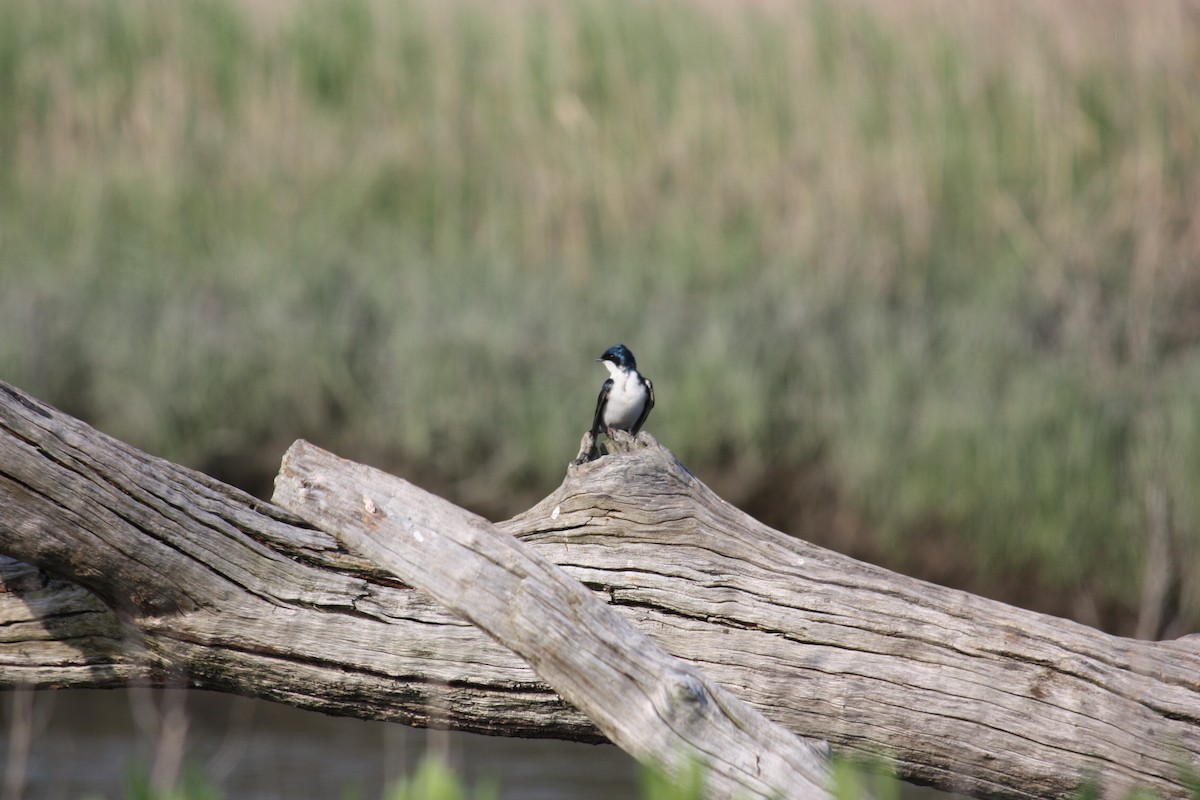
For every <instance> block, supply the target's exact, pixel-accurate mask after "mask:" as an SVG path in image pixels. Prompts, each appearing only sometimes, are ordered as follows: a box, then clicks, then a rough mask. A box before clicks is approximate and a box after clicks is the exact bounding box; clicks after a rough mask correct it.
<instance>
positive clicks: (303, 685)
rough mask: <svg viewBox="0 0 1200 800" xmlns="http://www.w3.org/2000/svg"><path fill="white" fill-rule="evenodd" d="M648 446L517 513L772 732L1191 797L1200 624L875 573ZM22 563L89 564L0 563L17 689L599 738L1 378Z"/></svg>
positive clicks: (530, 541)
mask: <svg viewBox="0 0 1200 800" xmlns="http://www.w3.org/2000/svg"><path fill="white" fill-rule="evenodd" d="M642 444H644V445H645V446H636V447H634V448H633V449H631V450H630V451H629V452H624V453H620V452H619V453H615V454H613V455H610V456H606V457H604V458H601V459H599V460H597V461H593V462H588V463H584V464H581V465H578V466H574V467H571V468H570V469H569V470H568V474H567V476H566V479H565V480H564V482H563V485H562V486H561V487H560V488H559V489H558V490H557V491H556V492H555V493H554V494H552V495H551V496H550V497H548V498H546V500H544V501H543V502H542V503H539V504H538V505H537V506H535V507H534V508H533V509H530V510H529V511H528V512H526V513H524V514H522V515H519V516H518V517H515V518H514V519H512V520H509V521H507V522H504V523H500V524H499V525H498V527H500V528H502V529H504V530H506V531H508V532H509V533H512V534H514V535H516V536H517V537H518V538H519V539H521V541H522V542H523V543H525V544H526V545H528V546H529V548H530V549H532V550H533V551H535V552H536V553H538V554H540V555H541V556H543V557H545V558H548V559H549V560H550V561H553V562H554V563H556V564H558V565H559V566H560V567H562V569H563V570H565V571H566V572H567V573H568V574H570V575H572V576H573V577H574V578H576V579H577V580H579V581H581V582H582V583H583V584H584V585H585V586H588V587H589V588H590V589H592V591H593V592H594V593H595V594H597V595H598V596H600V597H602V598H604V599H605V600H606V601H607V602H608V603H609V604H610V605H612V606H613V607H614V608H615V609H616V610H617V611H618V612H619V613H620V614H622V615H623V616H624V617H625V618H626V619H628V620H629V621H631V622H632V623H633V624H634V626H635V627H637V628H638V629H640V630H642V631H644V632H645V633H647V634H649V636H650V637H651V638H652V639H654V640H655V641H656V642H658V643H659V644H660V645H661V646H662V647H663V648H664V649H665V650H666V651H667V652H669V653H671V654H673V655H675V656H678V657H680V658H684V659H686V660H688V661H690V662H691V663H692V664H694V665H696V666H698V667H699V668H700V669H701V670H702V671H703V672H704V674H705V675H707V676H708V677H710V678H712V679H713V680H714V681H715V682H716V683H717V684H719V685H721V686H723V687H725V688H726V689H728V690H730V691H731V692H732V693H733V694H735V695H737V696H738V697H740V698H741V699H742V700H744V701H746V702H747V703H749V704H750V705H751V706H753V707H755V708H757V709H759V710H760V711H761V712H762V713H763V714H764V715H765V716H767V717H768V718H770V719H772V720H773V721H775V722H776V723H779V724H781V725H783V726H784V727H785V728H787V729H788V730H790V731H792V732H794V733H796V734H799V735H801V736H806V737H811V738H824V739H828V740H829V741H831V742H832V743H833V744H834V745H835V747H839V748H846V749H852V750H858V751H865V752H869V753H876V754H885V755H887V756H888V757H890V758H892V759H894V763H895V765H896V767H897V769H898V772H899V773H900V774H901V776H903V777H906V778H908V779H912V780H917V781H919V782H923V783H928V784H931V785H934V786H938V787H940V788H945V789H952V790H957V791H963V792H969V793H972V794H976V795H979V796H985V797H1068V796H1070V795H1071V794H1072V793H1073V792H1075V791H1076V790H1077V789H1078V787H1079V786H1080V785H1081V783H1083V782H1085V781H1091V780H1094V781H1097V782H1098V785H1099V787H1100V789H1101V790H1102V793H1103V796H1105V797H1124V796H1126V795H1127V793H1128V792H1129V790H1130V789H1131V788H1133V787H1145V788H1150V789H1153V790H1155V791H1157V792H1159V793H1160V794H1161V795H1163V796H1165V797H1186V796H1188V785H1187V776H1186V774H1185V773H1186V770H1188V769H1190V770H1192V772H1193V774H1194V773H1195V772H1197V771H1200V642H1198V641H1197V637H1185V638H1183V639H1180V640H1177V641H1174V642H1159V643H1155V642H1142V641H1134V640H1129V639H1121V638H1118V637H1112V636H1108V635H1106V634H1104V633H1102V632H1099V631H1095V630H1092V629H1089V628H1086V627H1084V626H1081V625H1077V624H1075V623H1071V622H1069V621H1065V620H1061V619H1056V618H1052V617H1048V616H1045V615H1041V614H1035V613H1032V612H1028V611H1023V610H1021V609H1017V608H1013V607H1010V606H1006V605H1003V604H1001V603H995V602H992V601H988V600H985V599H983V598H979V597H974V596H972V595H969V594H966V593H963V592H958V591H953V590H950V589H945V588H943V587H938V586H934V585H931V584H927V583H924V582H921V581H917V580H915V579H911V578H907V577H905V576H902V575H897V574H895V573H891V572H888V571H886V570H882V569H879V568H876V567H872V566H870V565H866V564H862V563H859V562H856V561H854V560H852V559H849V558H846V557H844V556H840V555H838V554H836V553H832V552H830V551H827V550H823V549H821V548H817V547H814V546H812V545H809V544H807V543H805V542H803V541H802V540H800V539H796V538H793V537H790V536H787V535H785V534H781V533H779V532H777V531H773V530H771V529H770V528H768V527H766V526H764V525H761V524H760V523H758V522H756V521H754V520H753V519H750V518H749V517H747V516H745V515H744V514H741V512H739V511H737V509H735V508H733V507H731V506H729V505H728V504H725V503H724V502H723V501H721V500H720V498H718V497H716V496H715V495H714V494H712V492H711V491H709V490H708V489H707V487H705V486H704V485H703V484H702V483H701V482H700V481H698V480H697V479H695V477H694V476H692V475H691V474H690V473H688V472H687V470H686V469H684V468H683V467H682V466H681V465H679V463H678V462H677V461H676V460H675V458H674V457H673V456H672V455H671V454H670V453H669V451H667V450H666V449H665V448H662V447H661V446H659V445H657V443H654V442H653V440H651V439H649V438H646V439H644V440H643V442H642ZM0 553H4V554H6V555H9V556H11V557H13V558H15V559H18V560H20V561H22V562H26V563H27V564H32V565H35V566H37V567H38V568H39V569H40V570H44V571H45V572H48V573H50V574H51V575H54V576H59V577H61V578H63V579H67V580H69V581H71V583H65V582H63V581H61V580H58V579H57V578H44V577H39V576H38V575H37V574H34V573H31V572H30V571H29V568H28V567H24V566H20V565H14V564H13V562H7V563H4V562H0V576H2V577H0V580H3V581H4V583H5V586H6V587H7V591H6V592H0V622H3V623H5V624H0V686H5V687H13V686H17V685H34V686H89V685H92V686H95V685H105V686H111V685H114V684H119V683H121V682H122V681H126V680H145V681H151V682H155V681H161V680H163V679H164V677H165V676H179V675H183V676H186V677H187V679H188V680H189V681H190V682H191V683H192V684H194V685H197V686H203V687H207V688H214V689H220V690H224V691H233V692H238V693H242V694H247V695H252V696H259V697H266V698H269V699H274V700H279V701H282V702H288V703H291V704H293V705H297V706H300V707H305V708H315V709H319V710H323V711H328V712H331V713H341V714H347V715H352V716H360V717H371V718H379V719H391V720H396V721H400V722H404V723H406V724H413V725H433V726H443V727H452V728H460V729H464V730H472V731H476V732H484V733H496V734H505V735H517V736H553V737H559V738H569V739H579V740H586V741H597V740H601V739H602V736H601V734H600V733H599V732H598V731H597V729H596V728H595V727H594V726H593V725H592V724H591V723H590V722H589V721H588V719H587V718H586V717H585V716H584V715H582V714H580V713H579V712H578V711H577V710H575V709H573V708H572V707H570V706H569V705H567V704H566V703H564V702H563V701H562V700H561V699H560V698H559V697H558V696H557V695H556V694H555V693H554V692H553V691H552V690H551V689H550V688H549V687H548V686H547V685H546V684H545V683H544V682H542V681H540V680H539V679H538V678H537V677H536V676H535V674H534V673H533V672H532V671H531V670H530V669H529V667H527V666H526V665H525V664H524V662H523V661H522V659H520V658H519V657H518V656H516V655H515V654H514V653H512V652H511V651H509V650H507V649H506V648H504V647H501V646H500V645H498V644H496V643H495V642H494V641H492V640H491V639H490V638H488V637H487V636H486V635H485V634H483V633H481V632H480V631H479V630H478V629H476V628H475V627H473V626H472V625H470V624H468V623H466V622H464V621H463V620H462V619H460V618H459V617H457V616H455V615H453V614H452V613H450V612H449V611H448V610H446V609H444V608H442V607H441V606H440V605H439V604H437V603H436V602H434V601H433V600H432V599H430V598H429V597H428V596H427V595H425V594H424V593H422V592H420V591H418V590H416V589H413V588H410V587H407V586H405V585H402V583H400V582H398V581H397V579H396V578H395V576H393V575H390V574H389V573H388V572H387V571H385V570H382V569H380V568H379V566H378V565H376V564H373V563H371V562H370V561H369V560H368V559H366V558H364V557H363V555H362V554H361V553H358V552H356V551H354V550H353V549H348V548H347V547H345V546H344V544H343V543H341V542H339V541H338V539H337V537H335V536H333V535H331V534H328V533H325V532H323V531H320V530H317V529H314V528H313V527H312V526H311V525H308V524H306V523H304V522H303V521H301V520H300V519H298V518H297V517H296V516H295V515H293V514H291V513H289V512H287V511H284V510H283V509H281V508H279V507H277V506H274V505H272V504H270V503H264V502H262V501H259V500H256V499H254V498H252V497H249V496H247V495H245V494H243V493H241V492H238V491H237V490H235V489H232V488H231V487H228V486H224V485H223V484H220V483H219V482H217V481H214V480H213V479H211V478H208V477H207V476H204V475H201V474H198V473H195V472H192V471H190V470H187V469H184V468H182V467H179V466H177V465H174V464H170V463H169V462H165V461H163V460H161V459H157V458H154V457H152V456H148V455H146V454H145V453H141V452H140V451H137V450H136V449H134V448H132V447H129V446H128V445H125V444H123V443H121V442H118V441H116V440H113V439H111V438H110V437H107V436H105V435H103V434H101V433H98V432H97V431H95V430H93V429H91V428H89V427H88V426H86V425H84V424H83V423H81V422H79V421H78V420H74V419H72V418H70V417H69V416H67V415H64V414H61V413H60V412H57V411H55V410H54V409H52V408H50V407H48V406H45V405H44V404H42V403H40V402H38V401H37V400H35V399H33V398H31V397H29V396H28V395H25V394H23V393H21V392H20V391H19V390H17V389H15V388H12V387H9V386H7V385H4V384H0ZM14 574H15V576H16V577H15V578H13V577H10V576H13V575H14ZM77 587H82V588H84V589H86V590H87V593H86V594H85V593H81V592H79V590H78V588H77ZM96 600H99V601H100V602H101V603H102V607H101V606H100V605H97V603H96ZM73 604H75V605H73ZM66 620H70V621H71V623H70V625H69V626H67V625H65V622H66ZM39 626H40V627H39Z"/></svg>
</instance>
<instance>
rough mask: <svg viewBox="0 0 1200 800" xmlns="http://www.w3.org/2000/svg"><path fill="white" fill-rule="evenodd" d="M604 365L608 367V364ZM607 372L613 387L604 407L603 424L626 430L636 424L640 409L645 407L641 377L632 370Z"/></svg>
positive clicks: (644, 393)
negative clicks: (609, 374) (610, 375)
mask: <svg viewBox="0 0 1200 800" xmlns="http://www.w3.org/2000/svg"><path fill="white" fill-rule="evenodd" d="M605 365H606V366H609V364H608V362H605ZM609 372H611V373H612V379H613V385H612V389H610V390H609V392H608V403H607V405H605V407H604V424H605V425H607V426H609V427H610V428H621V429H625V430H628V429H629V428H632V427H633V424H634V423H635V422H637V418H638V417H639V416H641V413H642V407H643V406H645V405H646V387H645V385H643V383H642V380H641V376H639V375H638V374H637V372H635V371H633V370H630V371H629V372H622V371H621V370H619V369H612V368H610V369H609Z"/></svg>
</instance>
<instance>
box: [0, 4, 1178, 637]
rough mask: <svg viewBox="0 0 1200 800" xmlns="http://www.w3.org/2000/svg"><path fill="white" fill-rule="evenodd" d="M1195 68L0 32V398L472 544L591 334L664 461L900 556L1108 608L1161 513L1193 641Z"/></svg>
mask: <svg viewBox="0 0 1200 800" xmlns="http://www.w3.org/2000/svg"><path fill="white" fill-rule="evenodd" d="M1198 55H1200V33H1198V32H1197V30H1196V27H1195V25H1194V24H1193V23H1192V22H1191V21H1190V18H1188V17H1187V16H1186V15H1185V14H1184V11H1183V9H1182V6H1178V5H1175V4H1171V3H1168V4H1162V5H1157V6H1155V8H1154V9H1153V10H1151V11H1146V10H1144V9H1139V10H1138V11H1137V13H1134V11H1133V7H1132V6H1128V7H1127V6H1123V5H1120V4H1118V5H1111V6H1105V7H1104V8H1099V9H1093V10H1092V12H1091V13H1089V14H1087V15H1076V14H1070V13H1068V12H1066V11H1064V10H1059V9H1057V8H1054V7H1042V6H1036V5H1028V6H1020V7H1010V5H1009V4H1000V3H997V4H987V5H980V4H976V5H972V6H969V7H964V8H962V9H956V10H955V11H954V12H953V13H946V9H945V8H944V7H942V6H940V5H937V4H932V3H929V4H926V3H918V4H916V5H914V6H911V7H908V8H906V9H905V11H904V12H903V13H900V12H899V11H897V10H895V9H893V8H892V7H891V6H890V5H889V4H886V3H882V2H871V1H870V0H867V1H866V2H862V3H855V4H850V5H843V4H837V3H830V2H814V3H805V4H773V3H763V4H751V5H749V6H748V7H740V8H738V9H736V10H735V9H732V8H726V7H725V6H724V5H723V4H716V3H705V2H696V3H686V2H682V1H681V0H680V1H673V0H654V1H652V2H634V1H633V0H618V2H615V3H608V4H595V3H588V2H583V0H578V2H566V3H562V4H553V5H547V4H541V3H521V4H517V5H516V6H514V7H513V8H511V9H508V11H507V12H506V13H504V14H497V13H494V12H493V11H491V10H490V7H489V6H488V5H487V4H485V3H482V2H472V1H471V0H459V2H453V3H449V4H445V5H438V4H422V3H416V2H398V3H385V2H382V0H346V2H337V3H334V2H317V1H315V0H314V1H313V2H288V3H281V4H273V3H266V2H260V1H257V0H256V1H251V0H247V2H233V1H232V0H183V1H182V2H179V3H173V4H167V5H162V4H156V3H152V2H148V1H147V0H115V1H114V2H109V3H94V2H84V1H83V0H48V1H47V2H43V3H5V4H0V289H2V290H0V377H3V378H4V379H6V380H9V381H12V382H14V383H16V384H18V385H20V386H22V387H24V388H26V389H28V390H30V391H32V392H34V393H35V394H37V395H39V396H41V397H42V398H44V399H46V400H48V401H51V402H54V403H56V404H58V405H61V406H63V407H64V408H66V409H67V410H69V411H72V412H74V413H77V414H79V415H82V416H83V417H85V418H86V419H88V420H89V421H91V422H93V423H94V424H96V425H98V426H99V427H100V428H102V429H103V430H105V431H107V432H109V433H112V434H113V435H115V436H118V437H121V438H123V439H126V440H129V441H131V442H133V443H135V444H138V445H139V446H142V447H144V448H147V449H149V450H151V451H153V452H156V453H159V454H162V455H164V456H167V457H169V458H172V459H175V460H178V461H183V462H185V463H189V464H192V465H195V466H197V467H199V468H202V469H206V470H209V471H213V472H216V473H218V474H220V475H222V476H223V477H228V478H235V479H241V480H242V481H243V482H246V483H250V484H253V485H258V486H261V485H263V483H264V482H265V480H266V479H267V478H268V477H269V475H270V474H271V471H272V469H273V465H274V463H275V462H276V461H277V459H278V457H279V454H280V453H282V451H283V448H284V447H285V446H286V444H287V443H288V442H290V441H291V440H292V439H293V438H296V437H299V436H306V437H309V438H312V439H315V440H317V441H318V442H321V443H323V444H325V445H327V446H331V447H334V448H335V449H338V450H339V451H341V452H343V453H345V454H347V455H351V456H354V457H358V458H362V459H367V460H372V461H374V462H375V463H379V464H381V465H384V466H390V467H393V468H397V469H404V470H405V471H406V472H407V473H408V474H410V475H414V476H416V477H418V478H419V479H423V480H426V481H428V482H430V483H432V484H434V485H435V487H441V488H443V489H445V490H447V491H449V492H450V493H451V494H452V495H454V496H455V497H456V498H457V499H459V500H461V501H465V502H469V503H471V504H473V505H475V506H476V507H481V508H485V509H488V510H491V511H493V512H496V513H503V512H512V511H515V510H518V509H519V507H520V506H521V505H522V504H523V503H524V502H525V501H527V500H528V499H530V498H531V497H534V496H537V495H540V494H542V493H544V492H546V491H548V490H549V489H550V488H552V487H553V486H554V485H556V483H557V482H558V480H559V479H560V478H561V475H562V472H563V468H564V465H565V463H566V461H567V460H568V459H569V458H570V457H571V456H572V455H574V450H575V447H576V445H577V442H578V437H579V434H580V433H581V432H582V430H583V429H584V428H585V426H586V425H587V424H588V422H589V416H590V413H591V411H592V404H593V402H594V397H595V391H596V389H597V388H598V385H599V383H600V381H601V379H602V378H603V373H602V371H600V370H599V369H598V368H597V367H596V365H595V364H594V363H592V362H591V359H593V358H595V356H596V355H597V354H599V353H600V352H601V351H602V350H603V349H604V348H605V347H607V346H608V345H610V344H612V343H614V342H616V341H624V342H625V343H627V344H629V345H630V346H631V347H632V348H633V349H634V351H635V352H636V353H637V354H638V357H639V360H640V362H641V363H642V364H643V365H644V367H645V369H646V371H647V372H648V373H649V374H650V376H651V377H652V378H654V380H655V385H656V389H657V394H658V397H659V406H658V408H657V409H656V411H655V413H654V415H653V416H652V418H651V421H650V425H649V429H650V430H651V431H652V432H653V433H654V434H655V435H657V436H658V437H659V438H660V439H661V440H663V441H664V442H665V443H666V444H667V445H668V446H670V447H671V448H673V449H674V450H675V451H676V452H677V453H678V454H679V455H680V456H681V457H682V458H683V459H684V460H685V461H686V462H687V463H689V465H691V466H692V467H693V468H695V469H696V470H697V471H699V472H700V474H701V475H707V476H717V477H719V476H721V475H727V476H728V475H741V476H745V475H750V476H754V475H765V477H763V478H762V480H764V481H767V483H766V485H767V486H770V484H769V480H770V477H769V473H764V472H763V470H764V469H769V468H770V467H774V466H779V465H793V466H795V465H812V464H817V465H818V468H819V469H821V470H824V471H825V472H826V473H827V474H828V475H829V476H830V477H831V483H832V485H834V486H836V487H837V489H838V497H839V502H841V503H842V504H843V505H845V506H846V507H847V508H848V510H849V511H850V512H851V513H852V514H854V515H856V516H857V517H859V518H861V519H862V520H864V523H863V524H864V525H865V526H866V527H867V528H868V529H869V530H870V531H871V533H872V536H874V537H875V539H876V540H877V541H878V542H880V543H881V545H882V546H884V547H885V548H888V552H890V553H891V555H890V557H891V558H892V560H893V563H897V564H900V565H902V566H904V565H913V564H919V563H920V562H921V560H922V558H923V557H924V552H923V551H922V550H913V549H912V547H911V545H910V544H909V543H910V542H912V541H915V540H917V539H915V538H914V537H915V533H916V532H923V531H929V530H935V531H937V533H938V535H939V536H941V537H944V539H945V541H946V543H945V547H944V548H943V551H947V552H953V553H955V554H956V557H957V558H960V559H961V560H962V563H963V564H964V565H965V568H966V567H969V568H970V569H972V570H975V571H977V572H978V573H979V574H983V575H989V576H1000V577H1002V576H1012V575H1022V576H1027V577H1028V579H1029V580H1030V581H1033V582H1037V583H1039V584H1040V585H1045V586H1050V587H1053V588H1055V589H1056V590H1058V591H1062V592H1065V593H1067V594H1071V595H1075V594H1077V595H1080V596H1086V597H1088V598H1091V600H1092V601H1094V603H1095V604H1096V605H1097V606H1099V607H1101V608H1113V609H1117V610H1118V611H1120V612H1122V613H1123V614H1124V617H1121V618H1124V619H1128V618H1129V615H1130V614H1131V613H1132V611H1133V610H1134V609H1136V606H1137V603H1138V602H1139V597H1140V583H1141V575H1142V571H1143V560H1144V553H1145V551H1146V544H1145V534H1144V531H1145V529H1146V528H1147V523H1146V517H1147V510H1146V505H1147V501H1146V497H1147V493H1148V490H1149V489H1150V488H1151V487H1164V488H1165V491H1166V492H1167V494H1168V496H1169V506H1170V518H1171V531H1172V535H1173V537H1174V540H1175V548H1176V551H1177V557H1176V559H1175V563H1177V564H1178V565H1179V567H1180V574H1181V575H1182V576H1184V577H1183V581H1184V585H1183V594H1182V604H1183V609H1184V613H1185V617H1184V619H1185V621H1186V625H1187V626H1189V627H1190V628H1192V629H1195V628H1196V626H1197V624H1198V623H1200V584H1198V583H1197V581H1196V580H1195V579H1194V578H1193V577H1192V576H1195V575H1200V569H1197V567H1200V546H1198V539H1200V537H1198V534H1197V529H1198V526H1200V493H1197V492H1196V491H1195V490H1194V489H1195V487H1196V486H1197V485H1200V404H1198V402H1197V399H1196V398H1197V387H1200V348H1198V347H1197V343H1198V342H1200V323H1198V322H1197V320H1198V319H1200V268H1198V267H1197V264H1198V263H1200V228H1198V225H1197V218H1196V216H1195V212H1194V209H1195V208H1196V207H1197V204H1198V201H1200V105H1198V104H1196V103H1195V102H1194V92H1193V90H1192V86H1193V84H1194V71H1195V70H1194V67H1195V64H1196V63H1197V62H1196V59H1197V56H1198ZM793 489H794V487H792V486H786V485H785V486H780V487H778V488H776V489H775V490H774V491H777V492H779V493H781V494H786V493H788V492H790V491H792V490H793ZM731 499H733V500H737V499H738V498H737V497H733V498H731ZM801 533H803V531H801ZM919 541H925V539H923V538H922V539H919ZM997 579H999V578H997ZM1025 579H1026V578H1021V579H1020V580H1025Z"/></svg>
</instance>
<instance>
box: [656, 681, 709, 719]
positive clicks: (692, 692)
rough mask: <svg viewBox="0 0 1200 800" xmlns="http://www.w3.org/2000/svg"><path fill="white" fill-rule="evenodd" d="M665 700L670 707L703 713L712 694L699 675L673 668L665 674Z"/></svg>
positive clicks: (692, 712) (688, 712)
mask: <svg viewBox="0 0 1200 800" xmlns="http://www.w3.org/2000/svg"><path fill="white" fill-rule="evenodd" d="M663 700H664V702H665V703H666V707H667V708H669V709H672V710H678V711H682V712H684V713H687V714H701V713H703V712H704V711H705V709H707V708H708V706H709V704H710V703H711V702H712V695H711V694H709V691H708V687H707V686H705V685H704V681H702V680H701V679H700V677H699V676H697V675H695V674H694V673H691V672H687V671H685V670H671V671H669V672H667V674H666V675H665V676H664V680H663Z"/></svg>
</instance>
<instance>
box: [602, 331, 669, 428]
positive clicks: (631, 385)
mask: <svg viewBox="0 0 1200 800" xmlns="http://www.w3.org/2000/svg"><path fill="white" fill-rule="evenodd" d="M596 360H597V361H599V362H600V363H602V364H604V366H606V367H607V368H608V374H609V376H610V377H609V379H608V380H606V381H605V382H604V386H603V387H602V388H601V389H600V397H598V398H597V399H596V418H595V420H594V421H593V422H592V435H593V436H599V435H600V434H601V433H602V432H603V433H607V434H608V435H609V437H610V438H611V437H612V434H613V431H618V430H619V431H629V432H630V433H632V434H633V435H635V436H636V435H637V432H638V431H639V430H641V428H642V425H644V424H645V422H646V417H648V416H650V409H652V408H654V384H652V383H650V381H649V380H648V379H647V378H646V377H644V376H643V375H642V373H640V372H638V369H637V360H636V359H634V357H633V353H631V352H630V351H629V348H628V347H626V346H625V345H623V344H614V345H613V346H612V347H610V348H608V349H607V350H605V351H604V355H602V356H600V357H599V358H597V359H596Z"/></svg>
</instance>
